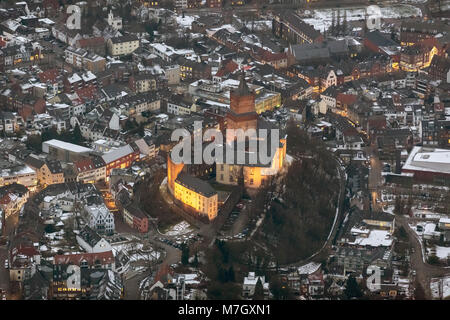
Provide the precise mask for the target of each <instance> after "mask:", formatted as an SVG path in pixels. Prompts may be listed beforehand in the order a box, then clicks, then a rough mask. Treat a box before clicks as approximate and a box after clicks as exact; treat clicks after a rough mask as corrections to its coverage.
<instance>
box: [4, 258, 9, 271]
mask: <svg viewBox="0 0 450 320" xmlns="http://www.w3.org/2000/svg"><path fill="white" fill-rule="evenodd" d="M8 268H9V262H8V259H6V260H5V269H8Z"/></svg>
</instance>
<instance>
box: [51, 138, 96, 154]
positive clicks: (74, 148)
mask: <svg viewBox="0 0 450 320" xmlns="http://www.w3.org/2000/svg"><path fill="white" fill-rule="evenodd" d="M48 146H52V147H55V148H58V149H64V150H69V151H71V152H75V153H83V152H91V151H92V150H91V149H89V148H86V147H83V146H79V145H77V144H73V143H69V142H64V141H61V140H56V139H52V140H48V141H45V142H44V143H43V144H42V151H44V152H47V153H48Z"/></svg>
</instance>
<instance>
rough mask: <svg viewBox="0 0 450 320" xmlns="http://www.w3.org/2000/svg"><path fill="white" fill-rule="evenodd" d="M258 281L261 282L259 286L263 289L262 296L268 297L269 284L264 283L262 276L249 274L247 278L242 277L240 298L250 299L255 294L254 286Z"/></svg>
mask: <svg viewBox="0 0 450 320" xmlns="http://www.w3.org/2000/svg"><path fill="white" fill-rule="evenodd" d="M258 280H261V284H262V285H263V289H264V296H268V295H269V283H268V282H266V280H265V277H264V276H255V273H254V272H249V273H248V276H247V277H244V283H243V286H242V296H243V297H244V298H251V297H253V295H254V294H255V288H256V284H257V283H258Z"/></svg>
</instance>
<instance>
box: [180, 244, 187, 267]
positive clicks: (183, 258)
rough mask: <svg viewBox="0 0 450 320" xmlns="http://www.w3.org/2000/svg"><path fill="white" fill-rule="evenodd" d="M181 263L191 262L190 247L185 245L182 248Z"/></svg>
mask: <svg viewBox="0 0 450 320" xmlns="http://www.w3.org/2000/svg"><path fill="white" fill-rule="evenodd" d="M181 263H182V264H183V265H187V264H188V263H189V247H188V246H187V245H184V246H183V248H182V249H181Z"/></svg>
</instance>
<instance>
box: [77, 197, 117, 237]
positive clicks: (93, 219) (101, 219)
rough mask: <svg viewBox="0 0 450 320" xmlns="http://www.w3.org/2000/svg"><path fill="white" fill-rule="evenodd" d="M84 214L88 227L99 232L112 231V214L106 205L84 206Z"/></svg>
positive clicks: (106, 232)
mask: <svg viewBox="0 0 450 320" xmlns="http://www.w3.org/2000/svg"><path fill="white" fill-rule="evenodd" d="M84 215H85V217H86V220H87V221H86V222H87V224H88V225H89V227H90V228H92V229H94V230H95V231H96V232H98V233H100V234H112V233H114V216H113V214H112V213H111V211H109V209H108V208H107V207H106V205H104V204H101V205H92V206H88V205H85V206H84Z"/></svg>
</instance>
